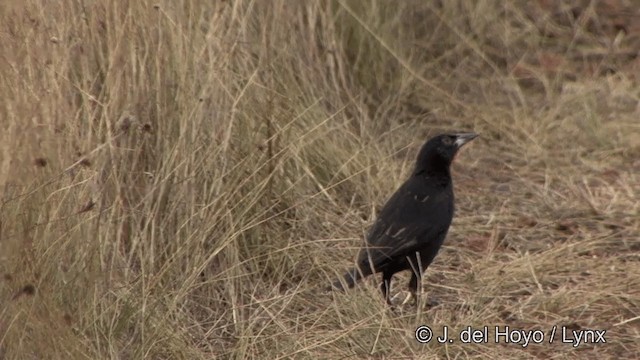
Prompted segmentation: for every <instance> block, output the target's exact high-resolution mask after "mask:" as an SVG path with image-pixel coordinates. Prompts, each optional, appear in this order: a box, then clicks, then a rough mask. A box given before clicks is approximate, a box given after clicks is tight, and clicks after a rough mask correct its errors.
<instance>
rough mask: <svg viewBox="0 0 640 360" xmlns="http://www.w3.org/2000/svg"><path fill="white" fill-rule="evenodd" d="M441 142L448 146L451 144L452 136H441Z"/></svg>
mask: <svg viewBox="0 0 640 360" xmlns="http://www.w3.org/2000/svg"><path fill="white" fill-rule="evenodd" d="M442 143H443V144H445V145H447V146H449V145H451V144H453V138H451V137H450V136H445V137H444V138H442Z"/></svg>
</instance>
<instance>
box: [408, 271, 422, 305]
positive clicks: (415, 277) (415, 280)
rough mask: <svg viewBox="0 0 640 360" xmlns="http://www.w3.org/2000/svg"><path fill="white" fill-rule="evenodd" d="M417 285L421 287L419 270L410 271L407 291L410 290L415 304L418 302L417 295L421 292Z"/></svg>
mask: <svg viewBox="0 0 640 360" xmlns="http://www.w3.org/2000/svg"><path fill="white" fill-rule="evenodd" d="M418 287H420V288H421V287H422V273H420V271H412V272H411V280H409V291H411V295H412V296H413V299H414V300H415V302H416V304H417V303H418V296H420V293H421V292H422V291H421V290H422V289H418Z"/></svg>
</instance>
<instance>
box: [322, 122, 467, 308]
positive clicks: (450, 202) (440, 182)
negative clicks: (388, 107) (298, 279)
mask: <svg viewBox="0 0 640 360" xmlns="http://www.w3.org/2000/svg"><path fill="white" fill-rule="evenodd" d="M477 136H478V135H477V134H475V133H458V134H442V135H438V136H436V137H434V138H432V139H430V140H429V141H427V142H426V143H425V144H424V145H423V146H422V149H420V152H419V154H418V158H417V160H416V165H415V168H414V170H413V172H412V173H411V176H410V177H409V178H408V179H407V180H406V181H405V182H404V184H402V186H400V188H399V189H398V190H397V191H396V192H395V193H394V194H393V195H392V196H391V198H390V199H389V200H388V201H387V203H386V204H385V205H384V207H383V208H382V210H381V211H380V213H379V214H378V218H377V220H376V222H375V223H374V224H373V226H372V227H371V229H370V230H369V232H368V234H367V237H366V241H365V246H364V247H363V248H362V249H361V250H360V253H359V255H358V261H357V266H356V267H355V268H353V269H352V270H350V271H348V272H347V273H346V274H345V275H344V276H343V279H339V280H337V281H336V282H334V284H333V286H332V287H333V288H334V289H340V290H343V289H344V286H345V285H346V287H348V288H351V287H353V286H354V285H355V283H356V282H357V281H358V280H360V279H361V278H363V277H366V276H369V275H371V274H373V273H379V272H381V273H382V285H381V290H382V294H383V296H384V298H385V299H386V301H387V302H390V299H389V287H390V283H391V278H392V277H393V275H394V274H395V273H397V272H399V271H403V270H410V271H411V272H412V275H411V280H410V281H409V289H410V290H411V292H412V293H413V294H414V296H415V294H416V292H417V289H418V284H419V283H420V280H421V278H422V273H423V272H424V270H426V269H427V267H428V266H429V265H430V264H431V262H433V259H434V258H435V257H436V255H437V254H438V251H439V250H440V247H441V246H442V243H443V242H444V239H445V237H446V235H447V231H448V230H449V226H450V225H451V220H452V219H453V212H454V197H453V184H452V181H451V173H450V170H449V168H450V165H451V162H452V161H453V158H454V156H455V155H456V153H457V151H458V150H459V149H460V147H462V145H464V144H466V143H467V142H469V141H471V140H473V139H474V138H475V137H477Z"/></svg>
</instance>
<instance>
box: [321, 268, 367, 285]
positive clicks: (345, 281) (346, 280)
mask: <svg viewBox="0 0 640 360" xmlns="http://www.w3.org/2000/svg"><path fill="white" fill-rule="evenodd" d="M360 279H362V272H361V271H360V270H359V269H358V268H353V269H351V270H349V271H348V272H347V273H346V274H344V275H343V276H342V278H341V279H337V280H336V281H334V282H333V284H332V285H331V286H330V287H329V290H339V291H344V290H346V289H351V288H352V287H354V286H355V285H356V283H357V282H358V281H359V280H360Z"/></svg>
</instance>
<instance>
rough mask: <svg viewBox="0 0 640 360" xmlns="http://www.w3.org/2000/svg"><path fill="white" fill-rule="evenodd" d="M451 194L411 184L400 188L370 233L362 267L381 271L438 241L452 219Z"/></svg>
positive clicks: (360, 259) (363, 251)
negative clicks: (396, 259)
mask: <svg viewBox="0 0 640 360" xmlns="http://www.w3.org/2000/svg"><path fill="white" fill-rule="evenodd" d="M418 185H421V184H418ZM436 190H438V189H436ZM443 190H444V189H443ZM449 194H450V193H449V192H447V191H435V190H433V189H429V188H424V187H423V186H417V185H416V184H415V183H412V182H407V183H405V184H404V185H403V186H402V187H400V188H399V189H398V191H396V193H394V194H393V196H392V197H391V198H390V199H389V201H388V202H387V203H386V204H385V206H384V207H383V209H382V211H380V214H379V215H378V219H377V221H376V222H375V223H374V225H373V226H372V227H371V230H370V231H369V233H368V234H367V244H366V247H365V248H363V249H362V251H361V252H360V256H359V259H358V260H359V261H358V262H359V263H360V264H361V266H362V265H364V266H368V265H369V264H374V267H376V268H378V267H379V266H381V265H382V264H384V263H385V262H387V261H388V260H390V259H393V258H397V257H400V256H407V255H410V254H413V253H415V252H416V251H418V250H420V249H422V248H424V247H426V246H428V245H429V243H431V242H434V241H438V240H439V239H440V238H441V237H442V236H443V234H445V233H446V232H447V229H448V228H449V225H450V224H451V218H452V216H453V205H452V203H453V201H452V199H451V198H450V196H452V195H449Z"/></svg>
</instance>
